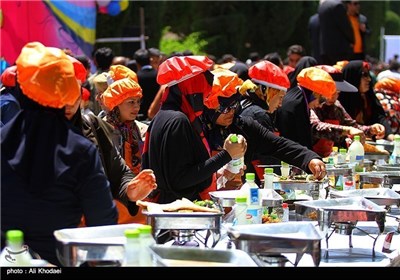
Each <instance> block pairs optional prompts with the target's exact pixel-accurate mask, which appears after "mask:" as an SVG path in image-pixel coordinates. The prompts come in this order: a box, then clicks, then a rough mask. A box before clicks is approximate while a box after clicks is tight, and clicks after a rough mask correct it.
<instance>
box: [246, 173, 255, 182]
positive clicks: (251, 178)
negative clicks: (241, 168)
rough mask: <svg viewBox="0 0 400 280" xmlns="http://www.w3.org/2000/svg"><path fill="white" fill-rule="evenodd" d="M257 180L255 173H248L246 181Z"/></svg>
mask: <svg viewBox="0 0 400 280" xmlns="http://www.w3.org/2000/svg"><path fill="white" fill-rule="evenodd" d="M254 179H256V174H254V173H246V180H253V181H254Z"/></svg>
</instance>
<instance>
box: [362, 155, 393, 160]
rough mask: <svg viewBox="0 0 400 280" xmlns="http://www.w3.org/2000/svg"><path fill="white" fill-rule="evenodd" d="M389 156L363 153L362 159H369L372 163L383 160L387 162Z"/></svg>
mask: <svg viewBox="0 0 400 280" xmlns="http://www.w3.org/2000/svg"><path fill="white" fill-rule="evenodd" d="M389 157H390V155H385V154H380V153H365V155H364V159H369V160H372V161H377V160H384V161H388V160H389Z"/></svg>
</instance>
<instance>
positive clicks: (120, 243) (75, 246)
mask: <svg viewBox="0 0 400 280" xmlns="http://www.w3.org/2000/svg"><path fill="white" fill-rule="evenodd" d="M139 226H140V224H124V225H112V226H97V227H80V228H68V229H60V230H56V231H54V236H55V238H56V253H57V257H58V260H59V261H60V262H61V264H62V265H63V266H121V265H122V261H123V258H124V253H125V250H124V243H125V236H124V231H125V230H126V229H135V228H138V227H139Z"/></svg>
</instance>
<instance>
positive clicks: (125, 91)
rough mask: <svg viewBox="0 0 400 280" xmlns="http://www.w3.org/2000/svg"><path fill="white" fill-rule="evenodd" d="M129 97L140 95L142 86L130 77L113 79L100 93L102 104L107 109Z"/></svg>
mask: <svg viewBox="0 0 400 280" xmlns="http://www.w3.org/2000/svg"><path fill="white" fill-rule="evenodd" d="M129 97H139V98H141V97H142V88H141V87H140V86H139V84H138V83H137V82H135V81H134V80H132V79H130V78H124V79H121V80H118V81H115V82H114V83H112V84H111V85H109V86H108V88H107V89H106V91H105V92H103V94H102V95H101V99H102V101H103V104H104V106H106V107H107V109H108V110H109V111H111V110H112V109H114V108H115V106H118V105H119V104H121V103H122V102H123V101H124V100H125V99H127V98H129Z"/></svg>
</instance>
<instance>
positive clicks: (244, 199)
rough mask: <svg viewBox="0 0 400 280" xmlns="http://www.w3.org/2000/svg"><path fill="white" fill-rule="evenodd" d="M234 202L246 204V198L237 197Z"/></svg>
mask: <svg viewBox="0 0 400 280" xmlns="http://www.w3.org/2000/svg"><path fill="white" fill-rule="evenodd" d="M235 202H239V203H246V202H247V197H246V196H237V197H236V198H235Z"/></svg>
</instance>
